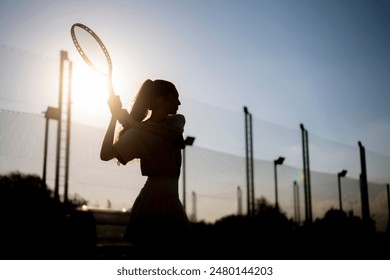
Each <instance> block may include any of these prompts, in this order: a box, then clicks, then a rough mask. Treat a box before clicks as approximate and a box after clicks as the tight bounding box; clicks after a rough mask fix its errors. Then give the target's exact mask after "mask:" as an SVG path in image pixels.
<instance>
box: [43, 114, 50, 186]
mask: <svg viewBox="0 0 390 280" xmlns="http://www.w3.org/2000/svg"><path fill="white" fill-rule="evenodd" d="M48 137H49V118H46V121H45V143H44V150H43V173H42V188H43V189H46V166H47V146H48Z"/></svg>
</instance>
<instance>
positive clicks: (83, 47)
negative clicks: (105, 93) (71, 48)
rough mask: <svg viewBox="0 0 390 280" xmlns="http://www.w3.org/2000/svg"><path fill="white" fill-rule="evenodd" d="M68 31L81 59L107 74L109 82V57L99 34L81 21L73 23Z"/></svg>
mask: <svg viewBox="0 0 390 280" xmlns="http://www.w3.org/2000/svg"><path fill="white" fill-rule="evenodd" d="M70 33H71V36H72V41H73V44H74V45H75V47H76V49H77V51H78V53H79V54H80V56H81V57H82V58H83V60H84V61H85V62H86V63H87V64H88V65H89V66H90V67H91V68H92V69H94V70H95V71H97V72H99V73H101V74H103V75H106V76H108V78H109V81H110V83H111V79H112V78H111V76H112V61H111V57H110V54H109V53H108V50H107V48H106V46H105V45H104V43H103V41H102V40H101V39H100V38H99V36H98V35H97V34H96V33H95V32H93V31H92V29H90V28H89V27H87V26H86V25H84V24H81V23H75V24H73V25H72V27H71V29H70Z"/></svg>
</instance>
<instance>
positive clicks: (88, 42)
mask: <svg viewBox="0 0 390 280" xmlns="http://www.w3.org/2000/svg"><path fill="white" fill-rule="evenodd" d="M70 33H71V35H72V40H73V44H74V45H75V47H76V49H77V51H78V52H79V54H80V55H81V57H82V58H83V59H84V61H85V62H86V63H87V64H88V65H89V66H90V67H91V68H92V69H93V70H95V71H97V72H98V73H100V74H102V75H104V76H106V77H107V86H108V92H109V93H110V99H111V98H114V96H115V94H114V90H113V87H112V61H111V57H110V54H109V53H108V50H107V48H106V46H105V45H104V43H103V41H102V40H101V39H100V38H99V36H98V35H97V34H96V33H95V32H93V31H92V29H90V28H89V27H87V26H85V25H84V24H81V23H75V24H73V25H72V28H71V29H70ZM118 98H119V97H118ZM121 110H122V113H121V114H118V116H119V115H121V117H120V118H119V119H118V120H119V122H120V123H121V124H122V125H123V121H124V120H123V119H124V118H125V116H122V115H124V114H125V112H126V113H127V111H126V110H125V109H121ZM127 116H128V113H127Z"/></svg>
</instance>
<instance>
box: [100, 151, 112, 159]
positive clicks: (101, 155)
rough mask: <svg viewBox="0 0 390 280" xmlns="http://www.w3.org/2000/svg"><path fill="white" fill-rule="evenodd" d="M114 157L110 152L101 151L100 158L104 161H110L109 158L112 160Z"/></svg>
mask: <svg viewBox="0 0 390 280" xmlns="http://www.w3.org/2000/svg"><path fill="white" fill-rule="evenodd" d="M113 158H114V157H113V155H112V154H110V153H105V152H103V151H101V152H100V159H101V160H102V161H109V160H112V159H113Z"/></svg>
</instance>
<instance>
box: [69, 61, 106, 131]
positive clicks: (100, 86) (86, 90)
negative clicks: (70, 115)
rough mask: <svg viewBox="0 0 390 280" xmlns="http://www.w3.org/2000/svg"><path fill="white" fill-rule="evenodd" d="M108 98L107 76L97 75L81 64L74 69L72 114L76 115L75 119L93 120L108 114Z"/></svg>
mask: <svg viewBox="0 0 390 280" xmlns="http://www.w3.org/2000/svg"><path fill="white" fill-rule="evenodd" d="M108 96H109V95H108V91H107V83H106V78H105V76H103V75H101V74H99V73H96V72H95V71H93V70H92V69H91V68H89V67H88V66H87V65H83V64H80V65H77V66H76V67H74V68H73V76H72V112H74V113H75V117H82V118H91V120H92V119H93V118H96V117H98V116H100V115H101V114H105V113H107V112H108V108H107V99H108ZM82 122H84V123H85V122H87V123H88V122H90V121H89V120H84V121H82Z"/></svg>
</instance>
